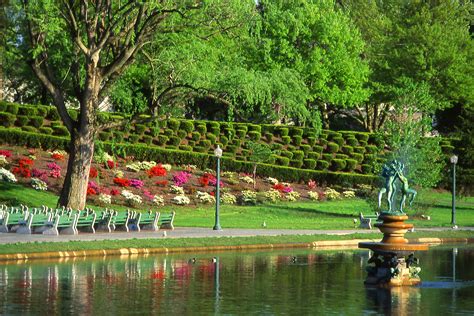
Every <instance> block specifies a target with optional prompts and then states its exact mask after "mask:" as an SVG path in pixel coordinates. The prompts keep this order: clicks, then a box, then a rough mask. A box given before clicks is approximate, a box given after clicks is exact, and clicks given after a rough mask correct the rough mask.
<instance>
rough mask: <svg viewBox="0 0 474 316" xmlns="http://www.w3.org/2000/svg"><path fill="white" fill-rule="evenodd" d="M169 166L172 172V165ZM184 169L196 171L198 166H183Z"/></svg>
mask: <svg viewBox="0 0 474 316" xmlns="http://www.w3.org/2000/svg"><path fill="white" fill-rule="evenodd" d="M167 166H169V169H170V170H171V165H167ZM182 168H183V169H184V170H196V169H197V166H196V165H182ZM165 169H166V168H165ZM170 170H168V169H166V171H170Z"/></svg>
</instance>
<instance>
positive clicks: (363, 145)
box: [359, 140, 367, 147]
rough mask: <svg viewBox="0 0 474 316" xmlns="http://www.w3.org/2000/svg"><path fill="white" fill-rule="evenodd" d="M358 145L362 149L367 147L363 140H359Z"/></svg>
mask: <svg viewBox="0 0 474 316" xmlns="http://www.w3.org/2000/svg"><path fill="white" fill-rule="evenodd" d="M359 145H361V146H362V147H365V146H367V142H366V141H364V140H359Z"/></svg>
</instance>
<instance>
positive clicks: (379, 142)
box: [369, 133, 385, 149]
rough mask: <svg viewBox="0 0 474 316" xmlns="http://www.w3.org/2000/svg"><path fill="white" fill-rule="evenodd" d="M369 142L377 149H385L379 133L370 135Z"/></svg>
mask: <svg viewBox="0 0 474 316" xmlns="http://www.w3.org/2000/svg"><path fill="white" fill-rule="evenodd" d="M369 142H371V143H372V144H374V145H375V146H377V148H378V149H383V148H384V147H385V140H384V137H383V135H382V134H381V133H374V134H370V136H369Z"/></svg>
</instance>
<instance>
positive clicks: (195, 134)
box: [191, 132, 201, 142]
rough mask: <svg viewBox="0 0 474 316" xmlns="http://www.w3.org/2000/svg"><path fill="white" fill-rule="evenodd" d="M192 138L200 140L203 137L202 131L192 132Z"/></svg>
mask: <svg viewBox="0 0 474 316" xmlns="http://www.w3.org/2000/svg"><path fill="white" fill-rule="evenodd" d="M191 139H192V140H194V141H195V142H197V141H198V140H200V139H201V133H199V132H192V133H191Z"/></svg>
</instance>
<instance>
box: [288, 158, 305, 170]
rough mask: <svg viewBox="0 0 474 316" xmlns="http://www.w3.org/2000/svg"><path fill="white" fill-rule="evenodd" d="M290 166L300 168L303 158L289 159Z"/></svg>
mask: <svg viewBox="0 0 474 316" xmlns="http://www.w3.org/2000/svg"><path fill="white" fill-rule="evenodd" d="M290 166H291V167H294V168H301V167H302V166H303V160H294V159H293V160H291V162H290Z"/></svg>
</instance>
